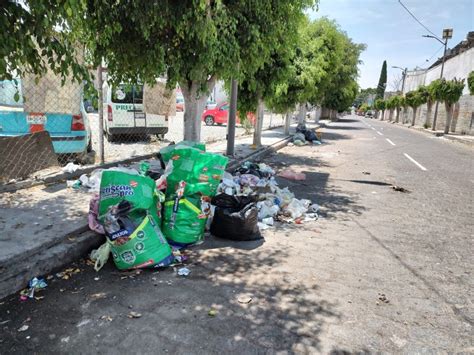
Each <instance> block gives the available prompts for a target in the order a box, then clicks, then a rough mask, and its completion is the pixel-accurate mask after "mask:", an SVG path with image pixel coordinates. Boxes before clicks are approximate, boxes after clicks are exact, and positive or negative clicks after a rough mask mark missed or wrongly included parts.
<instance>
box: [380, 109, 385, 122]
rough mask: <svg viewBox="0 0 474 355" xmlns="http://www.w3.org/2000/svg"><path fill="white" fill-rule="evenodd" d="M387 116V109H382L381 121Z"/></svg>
mask: <svg viewBox="0 0 474 355" xmlns="http://www.w3.org/2000/svg"><path fill="white" fill-rule="evenodd" d="M383 116H385V110H382V116H381V117H380V121H383V119H384V117H383Z"/></svg>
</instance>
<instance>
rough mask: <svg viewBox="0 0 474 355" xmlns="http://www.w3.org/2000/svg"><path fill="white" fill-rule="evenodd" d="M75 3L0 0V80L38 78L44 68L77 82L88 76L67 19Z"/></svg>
mask: <svg viewBox="0 0 474 355" xmlns="http://www.w3.org/2000/svg"><path fill="white" fill-rule="evenodd" d="M76 3H82V1H75V0H63V1H60V0H34V1H33V0H25V1H22V2H17V1H4V2H3V3H2V6H1V7H0V28H2V29H3V30H2V31H0V43H1V45H0V80H12V79H13V78H14V77H22V76H23V75H24V73H32V74H36V75H39V76H40V75H41V74H43V73H45V72H46V71H47V70H48V69H50V70H52V71H53V72H54V73H55V74H57V75H60V76H62V79H63V81H64V80H66V77H68V75H72V77H73V78H74V79H76V80H78V81H80V80H82V79H88V78H89V73H88V72H87V69H86V68H85V66H84V65H83V64H82V63H81V61H80V60H79V58H80V57H81V55H80V52H81V51H82V48H81V46H80V45H79V43H78V42H77V41H76V37H75V36H73V35H72V31H71V29H70V27H69V24H68V22H67V18H68V17H70V16H71V15H73V14H74V11H73V6H74V4H76Z"/></svg>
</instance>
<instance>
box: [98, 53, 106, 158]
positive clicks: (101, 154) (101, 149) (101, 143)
mask: <svg viewBox="0 0 474 355" xmlns="http://www.w3.org/2000/svg"><path fill="white" fill-rule="evenodd" d="M102 69H103V67H102V61H101V62H100V65H99V67H98V68H97V85H98V86H99V87H98V93H99V95H98V96H99V105H98V106H99V132H98V133H99V157H100V163H101V164H104V161H105V159H104V97H103V89H102V85H103V78H102Z"/></svg>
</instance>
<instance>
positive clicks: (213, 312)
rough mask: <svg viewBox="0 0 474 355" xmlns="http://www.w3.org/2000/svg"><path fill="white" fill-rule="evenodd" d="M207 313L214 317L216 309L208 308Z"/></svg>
mask: <svg viewBox="0 0 474 355" xmlns="http://www.w3.org/2000/svg"><path fill="white" fill-rule="evenodd" d="M207 315H208V316H209V317H215V316H216V315H217V311H216V310H215V309H213V308H211V309H210V310H209V312H207Z"/></svg>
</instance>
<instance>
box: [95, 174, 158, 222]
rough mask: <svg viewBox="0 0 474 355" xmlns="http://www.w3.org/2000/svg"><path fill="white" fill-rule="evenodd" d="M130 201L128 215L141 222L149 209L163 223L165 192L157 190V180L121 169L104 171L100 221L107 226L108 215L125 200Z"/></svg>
mask: <svg viewBox="0 0 474 355" xmlns="http://www.w3.org/2000/svg"><path fill="white" fill-rule="evenodd" d="M124 200H125V201H128V202H129V203H130V206H129V207H130V211H129V212H128V217H130V218H131V219H132V220H136V221H138V222H140V221H141V220H142V219H143V217H144V216H145V214H146V211H148V212H149V213H150V214H151V215H152V216H153V217H154V218H156V219H157V220H158V223H160V224H161V210H162V203H163V202H164V195H163V193H161V192H159V191H157V190H156V187H155V182H154V180H153V179H151V178H149V177H147V176H141V175H133V174H129V173H126V172H121V171H113V170H105V171H104V172H103V173H102V179H101V182H100V196H99V222H100V223H101V224H102V225H103V226H106V224H107V218H106V215H107V214H108V212H110V210H111V209H112V208H114V207H115V206H118V205H119V204H120V203H122V204H123V201H124Z"/></svg>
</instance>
